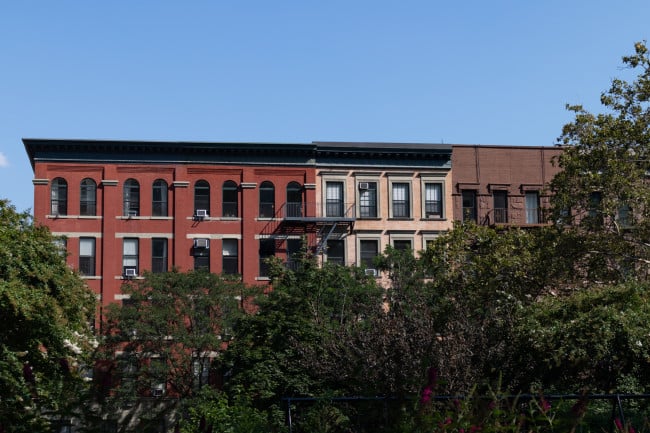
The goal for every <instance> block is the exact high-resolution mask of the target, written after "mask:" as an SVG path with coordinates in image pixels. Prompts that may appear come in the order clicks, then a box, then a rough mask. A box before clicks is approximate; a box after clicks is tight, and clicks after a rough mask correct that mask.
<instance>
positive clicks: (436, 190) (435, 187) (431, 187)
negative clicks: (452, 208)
mask: <svg viewBox="0 0 650 433" xmlns="http://www.w3.org/2000/svg"><path fill="white" fill-rule="evenodd" d="M441 190H442V188H441V186H440V184H439V183H427V184H426V187H425V200H426V201H440V196H441Z"/></svg>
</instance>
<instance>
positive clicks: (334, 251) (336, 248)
mask: <svg viewBox="0 0 650 433" xmlns="http://www.w3.org/2000/svg"><path fill="white" fill-rule="evenodd" d="M327 261H328V262H330V263H336V264H338V265H345V241H343V240H338V239H337V240H329V241H327Z"/></svg>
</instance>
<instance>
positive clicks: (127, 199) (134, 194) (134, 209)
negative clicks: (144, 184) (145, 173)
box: [123, 179, 140, 216]
mask: <svg viewBox="0 0 650 433" xmlns="http://www.w3.org/2000/svg"><path fill="white" fill-rule="evenodd" d="M123 200H124V213H123V215H124V216H138V215H140V184H139V183H138V181H137V180H135V179H127V180H126V182H124V195H123Z"/></svg>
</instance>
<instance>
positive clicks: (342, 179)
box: [320, 173, 348, 217]
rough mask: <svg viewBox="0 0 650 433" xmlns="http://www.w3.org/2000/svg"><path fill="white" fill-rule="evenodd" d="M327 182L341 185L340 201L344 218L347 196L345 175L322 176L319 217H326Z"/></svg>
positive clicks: (346, 178)
mask: <svg viewBox="0 0 650 433" xmlns="http://www.w3.org/2000/svg"><path fill="white" fill-rule="evenodd" d="M328 182H339V183H342V184H343V197H341V200H342V201H343V215H342V216H345V212H346V211H347V199H346V198H347V194H348V191H347V189H348V177H347V175H346V174H343V173H342V174H327V175H323V177H322V179H321V198H320V199H321V205H320V208H321V209H320V211H321V216H323V217H326V216H327V183H328Z"/></svg>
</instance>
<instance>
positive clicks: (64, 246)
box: [52, 238, 68, 258]
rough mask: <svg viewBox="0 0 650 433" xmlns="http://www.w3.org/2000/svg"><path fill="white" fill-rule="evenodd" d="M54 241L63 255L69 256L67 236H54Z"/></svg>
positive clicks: (56, 247)
mask: <svg viewBox="0 0 650 433" xmlns="http://www.w3.org/2000/svg"><path fill="white" fill-rule="evenodd" d="M52 243H53V244H54V248H55V249H56V250H57V251H58V252H59V254H60V255H61V257H63V258H65V257H67V256H68V240H67V239H66V238H54V240H53V241H52Z"/></svg>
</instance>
